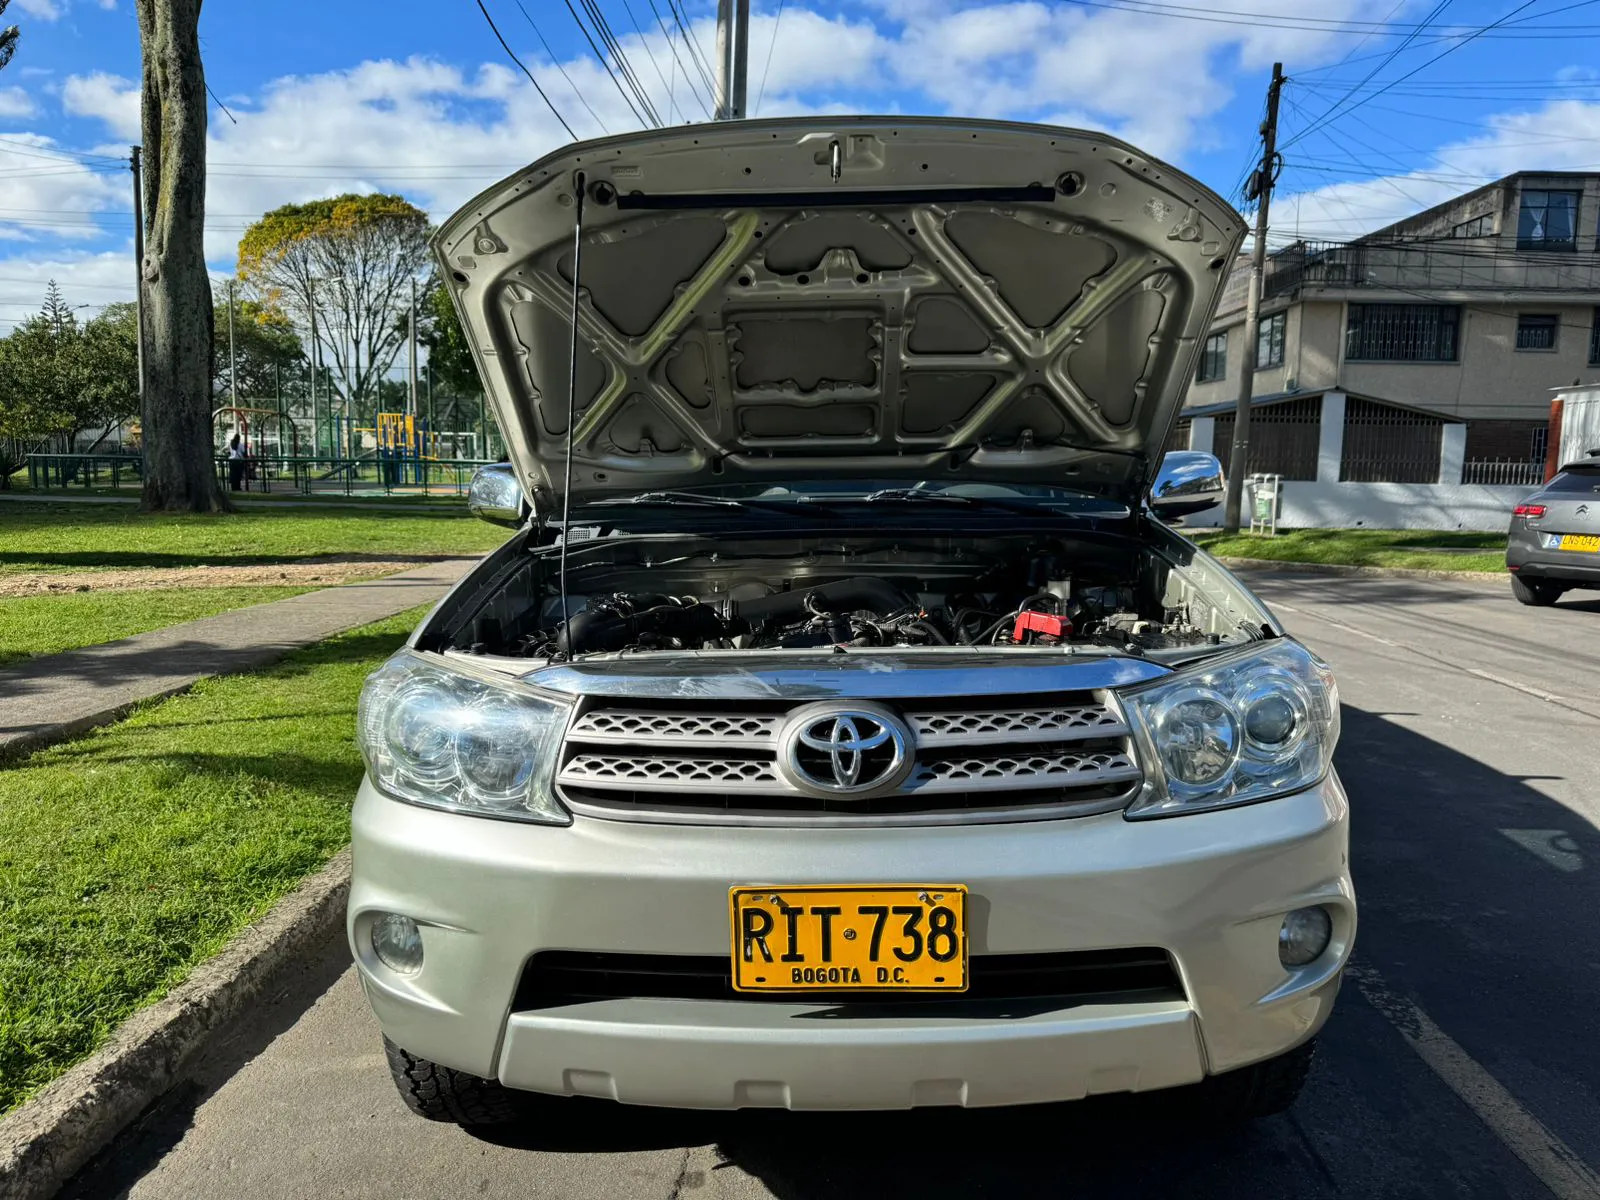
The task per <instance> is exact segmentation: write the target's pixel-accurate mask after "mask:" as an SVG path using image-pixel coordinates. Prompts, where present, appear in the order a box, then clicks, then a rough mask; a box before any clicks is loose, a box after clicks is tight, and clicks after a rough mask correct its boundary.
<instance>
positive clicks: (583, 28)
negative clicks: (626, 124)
mask: <svg viewBox="0 0 1600 1200" xmlns="http://www.w3.org/2000/svg"><path fill="white" fill-rule="evenodd" d="M479 2H480V3H481V2H482V0H479ZM563 3H565V4H566V6H567V11H568V12H569V13H571V14H572V20H573V23H574V24H576V25H577V27H578V31H579V32H580V33H582V34H583V37H584V40H585V41H586V42H588V43H589V49H590V50H591V51H593V53H594V56H595V58H597V59H598V60H599V61H600V65H601V67H603V68H604V69H605V73H606V74H607V75H609V76H610V77H611V82H612V84H613V86H615V87H616V89H617V94H618V95H619V96H621V97H622V102H623V103H624V104H626V105H627V106H628V111H629V112H631V113H633V116H634V119H635V120H636V121H638V122H639V124H641V125H649V124H650V119H649V118H648V117H646V116H645V115H644V113H642V112H640V111H639V106H638V105H637V104H636V103H634V99H633V97H632V96H630V95H629V94H628V89H627V88H626V87H624V86H623V83H622V80H620V79H618V78H617V73H616V72H615V71H613V70H612V69H611V64H610V63H608V62H607V61H606V56H605V53H604V52H603V51H602V50H601V49H600V47H599V46H597V45H595V41H594V35H593V34H592V33H590V32H589V27H588V26H587V25H585V24H584V23H583V18H582V17H580V16H579V15H578V10H577V9H575V8H573V7H572V0H563ZM657 124H659V122H657Z"/></svg>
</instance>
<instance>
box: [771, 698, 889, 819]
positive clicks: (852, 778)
mask: <svg viewBox="0 0 1600 1200" xmlns="http://www.w3.org/2000/svg"><path fill="white" fill-rule="evenodd" d="M778 746H779V750H778V770H779V773H780V774H782V775H783V777H784V778H785V779H786V780H787V781H788V782H789V783H790V784H791V785H793V786H794V787H795V788H797V789H799V790H800V791H803V792H809V793H811V794H812V795H814V796H834V797H841V796H865V795H868V794H870V793H873V792H880V791H885V790H887V789H888V788H890V787H893V786H894V785H895V784H897V783H899V782H900V780H901V779H902V778H904V776H905V773H906V771H908V770H909V769H910V767H911V734H910V731H909V730H908V729H907V728H906V727H905V725H904V723H903V722H902V721H901V720H900V718H899V717H897V716H895V715H894V713H892V712H890V711H889V710H888V709H886V708H879V707H878V706H876V705H872V706H868V705H861V706H858V707H851V708H845V707H842V706H840V705H836V704H811V705H807V706H806V707H805V708H802V709H799V710H797V711H796V712H795V713H794V714H793V715H792V716H791V717H790V718H789V720H788V721H787V722H786V723H785V725H784V728H783V730H782V732H781V733H780V735H779V742H778Z"/></svg>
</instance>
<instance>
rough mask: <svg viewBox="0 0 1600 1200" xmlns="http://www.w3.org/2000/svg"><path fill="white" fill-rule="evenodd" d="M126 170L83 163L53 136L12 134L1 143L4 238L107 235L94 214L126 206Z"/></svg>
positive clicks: (1, 233)
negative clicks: (62, 146)
mask: <svg viewBox="0 0 1600 1200" xmlns="http://www.w3.org/2000/svg"><path fill="white" fill-rule="evenodd" d="M127 177H128V176H127V172H126V171H125V170H121V169H120V168H118V166H117V164H116V163H115V162H112V161H110V160H107V161H106V162H103V163H102V162H98V161H94V162H84V161H82V160H80V159H78V158H75V157H73V156H70V155H67V154H64V153H62V152H61V151H60V150H58V149H56V148H55V143H54V142H52V141H51V140H50V139H49V138H46V137H41V136H39V135H38V134H27V133H10V134H6V135H5V138H4V140H3V141H0V178H3V179H4V180H5V181H6V185H5V189H4V190H3V191H0V236H4V237H6V238H7V239H8V240H11V241H38V240H40V239H43V238H47V237H54V238H65V239H71V240H83V239H89V238H95V237H99V236H101V235H102V233H103V232H104V231H103V230H102V229H101V227H100V223H99V222H98V221H97V218H96V216H95V214H97V213H99V212H103V211H105V210H107V209H115V208H117V207H119V206H120V207H126V206H127V204H128V200H127V186H126V184H125V183H124V181H125V180H126V179H127Z"/></svg>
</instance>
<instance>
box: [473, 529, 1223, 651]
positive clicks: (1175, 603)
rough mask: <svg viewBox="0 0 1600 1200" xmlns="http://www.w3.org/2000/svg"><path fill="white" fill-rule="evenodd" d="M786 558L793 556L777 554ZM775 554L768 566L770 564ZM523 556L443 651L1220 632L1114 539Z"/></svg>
mask: <svg viewBox="0 0 1600 1200" xmlns="http://www.w3.org/2000/svg"><path fill="white" fill-rule="evenodd" d="M785 550H789V551H791V552H790V553H785V552H784V551H785ZM774 559H777V561H776V562H775V561H774ZM568 574H569V588H570V589H571V590H570V592H569V594H568V597H567V606H566V611H567V612H570V613H571V616H570V618H569V619H567V620H563V619H562V612H563V609H562V599H561V594H560V589H559V579H558V576H557V573H556V570H555V562H554V559H553V556H551V555H550V554H548V553H545V554H536V555H533V556H529V558H528V559H527V560H525V561H524V562H523V563H522V564H521V565H520V566H519V568H518V569H516V570H514V571H513V572H512V573H511V575H510V577H509V578H507V579H506V580H505V581H504V582H503V583H502V584H501V586H500V587H499V588H497V589H496V590H495V592H494V594H493V595H492V596H490V597H489V598H488V600H487V602H486V603H485V604H484V606H483V608H482V609H481V610H480V611H479V612H478V613H477V614H475V615H474V616H472V618H471V619H470V620H466V621H462V622H458V623H457V624H456V628H457V629H458V630H459V632H458V633H457V634H456V636H455V637H454V638H453V639H452V640H453V642H454V645H453V647H452V648H455V649H458V650H465V651H468V652H472V653H479V654H495V655H511V656H515V657H524V658H539V659H565V658H571V657H575V656H579V655H588V654H604V653H612V654H615V653H632V652H641V651H672V650H677V651H687V650H816V649H828V648H833V647H839V648H845V649H849V648H867V647H885V646H888V647H893V646H900V647H915V646H973V647H995V646H1019V645H1031V646H1039V645H1058V644H1083V645H1106V646H1112V647H1116V648H1118V649H1120V650H1126V651H1148V650H1163V649H1171V648H1177V647H1184V646H1197V645H1204V644H1208V643H1210V644H1215V643H1217V642H1219V641H1221V640H1223V637H1224V636H1225V635H1226V634H1227V632H1228V624H1227V623H1226V622H1222V621H1221V620H1219V618H1218V616H1217V614H1216V613H1215V611H1214V610H1213V609H1211V607H1210V606H1209V605H1208V604H1207V603H1206V602H1205V600H1204V599H1203V597H1201V596H1200V594H1199V593H1198V592H1196V591H1194V590H1193V589H1192V588H1190V587H1188V586H1187V585H1185V584H1183V583H1182V582H1181V581H1180V580H1179V579H1178V578H1177V577H1176V576H1172V575H1170V574H1169V571H1168V569H1167V564H1165V562H1163V561H1162V560H1159V559H1157V558H1155V557H1154V556H1152V555H1150V554H1149V553H1148V552H1146V551H1142V550H1140V549H1138V548H1136V547H1133V546H1132V545H1130V544H1127V543H1124V542H1121V541H1120V540H1116V541H1112V540H1108V541H1106V542H1103V543H1102V542H1095V541H1088V540H1081V541H1080V540H1076V539H1073V540H1061V539H1051V540H1048V541H1044V542H1031V541H1027V540H1023V539H1015V540H1012V539H1006V538H999V539H995V540H994V541H993V542H992V543H985V544H984V546H983V548H982V549H980V548H979V547H978V546H976V545H974V544H973V543H972V542H970V541H967V542H964V543H963V542H959V541H957V540H955V539H949V540H945V539H940V540H937V541H933V542H918V543H916V544H907V543H903V542H897V543H894V544H881V543H873V542H870V541H863V540H851V541H847V542H844V543H834V544H832V545H828V546H821V545H810V546H803V545H795V546H792V547H778V546H773V545H771V544H760V545H746V546H738V545H735V546H729V545H727V544H708V543H704V542H701V541H700V539H689V540H688V542H687V544H683V545H671V546H667V547H663V546H662V545H661V543H660V542H655V543H652V544H651V545H650V546H649V547H648V548H646V547H642V546H640V545H638V544H636V543H631V544H630V543H625V544H621V545H618V546H616V547H607V546H605V545H604V544H603V543H588V544H585V545H583V546H581V547H575V548H574V549H573V550H572V561H571V563H570V565H569V573H568Z"/></svg>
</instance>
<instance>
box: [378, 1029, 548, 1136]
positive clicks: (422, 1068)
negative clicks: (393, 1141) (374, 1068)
mask: <svg viewBox="0 0 1600 1200" xmlns="http://www.w3.org/2000/svg"><path fill="white" fill-rule="evenodd" d="M383 1052H384V1057H385V1058H387V1059H388V1060H389V1074H390V1075H392V1076H393V1077H394V1085H395V1087H396V1088H398V1089H399V1092H400V1098H401V1099H402V1100H404V1101H405V1103H406V1107H407V1108H409V1109H410V1110H411V1111H412V1112H414V1113H416V1114H417V1116H419V1117H426V1118H427V1119H428V1120H430V1121H450V1122H453V1123H454V1124H456V1125H504V1124H506V1123H507V1122H508V1121H514V1120H516V1117H517V1093H516V1092H514V1091H512V1090H511V1089H510V1088H508V1087H506V1086H505V1085H504V1084H502V1083H500V1081H499V1080H497V1079H484V1078H482V1077H481V1076H478V1075H469V1074H467V1073H466V1072H465V1071H457V1070H454V1069H452V1068H450V1067H442V1066H440V1065H439V1064H438V1063H435V1062H429V1061H428V1060H427V1059H425V1058H418V1057H417V1056H416V1055H415V1054H412V1053H410V1052H409V1051H406V1050H402V1049H401V1048H400V1047H399V1046H396V1045H395V1044H394V1043H393V1042H391V1041H390V1040H389V1039H388V1038H384V1039H383Z"/></svg>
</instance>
